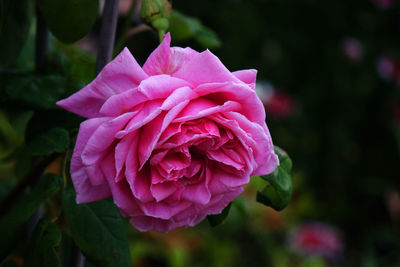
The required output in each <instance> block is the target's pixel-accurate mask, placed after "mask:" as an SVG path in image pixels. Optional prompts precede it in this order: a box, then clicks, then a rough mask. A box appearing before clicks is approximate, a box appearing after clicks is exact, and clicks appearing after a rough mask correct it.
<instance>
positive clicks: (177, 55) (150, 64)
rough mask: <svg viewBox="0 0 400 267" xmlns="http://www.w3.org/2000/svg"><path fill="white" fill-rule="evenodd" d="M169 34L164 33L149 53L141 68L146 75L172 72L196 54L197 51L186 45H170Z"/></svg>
mask: <svg viewBox="0 0 400 267" xmlns="http://www.w3.org/2000/svg"><path fill="white" fill-rule="evenodd" d="M170 44H171V35H170V34H169V33H167V34H165V35H164V39H163V41H162V43H161V44H160V45H159V46H158V47H157V49H156V50H154V51H153V53H151V55H150V56H149V58H148V59H147V60H146V62H145V63H144V65H143V70H144V71H145V72H146V73H147V74H148V75H158V74H163V73H164V74H171V75H172V74H173V73H175V72H177V71H178V70H179V69H180V68H182V67H183V66H184V65H185V64H186V62H188V61H189V60H190V59H191V58H192V57H194V56H195V55H197V54H198V52H197V51H195V50H193V49H191V48H189V47H187V48H181V47H172V48H171V47H170Z"/></svg>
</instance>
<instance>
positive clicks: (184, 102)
mask: <svg viewBox="0 0 400 267" xmlns="http://www.w3.org/2000/svg"><path fill="white" fill-rule="evenodd" d="M256 73H257V72H256V71H255V70H243V71H237V72H233V73H231V72H230V71H228V70H227V69H226V67H225V66H224V65H223V64H222V63H221V62H220V60H219V59H218V58H217V57H216V56H214V55H213V54H212V53H211V52H210V51H208V50H206V51H204V52H202V53H198V52H197V51H194V50H192V49H191V48H180V47H172V48H171V47H170V35H169V34H167V35H165V36H164V40H163V42H162V43H161V44H160V46H159V47H158V48H157V49H156V50H155V51H154V52H153V53H152V54H151V55H150V57H149V58H148V59H147V61H146V62H145V64H144V65H143V67H140V66H139V65H138V63H137V62H136V60H135V59H134V58H133V56H132V55H131V54H130V52H129V50H128V49H124V50H123V51H122V52H121V54H120V55H119V56H117V57H116V58H115V59H114V60H113V61H112V62H111V63H109V64H108V65H107V66H106V67H105V68H104V69H103V70H102V72H101V73H100V74H99V75H98V77H97V78H96V79H95V80H94V81H92V82H91V83H90V84H89V85H87V86H86V87H85V88H83V89H82V90H80V91H79V92H77V93H75V94H74V95H72V96H70V97H69V98H67V99H64V100H61V101H59V102H58V103H57V104H58V105H59V106H61V107H63V108H65V109H67V110H69V111H71V112H74V113H76V114H78V115H81V116H83V117H86V118H88V119H87V120H86V121H84V122H83V123H82V124H81V126H80V130H79V134H78V138H77V141H76V146H75V149H74V154H73V156H72V159H71V176H72V180H73V183H74V186H75V189H76V192H77V202H78V203H85V202H91V201H96V200H99V199H102V198H106V197H108V196H110V195H112V196H113V199H114V202H115V204H116V205H117V206H118V207H119V209H120V211H121V213H122V214H123V215H124V216H128V217H130V218H131V219H130V222H131V223H132V224H133V225H134V226H135V227H136V228H137V229H139V230H141V231H147V230H157V231H162V232H166V231H169V230H171V229H174V228H177V227H181V226H193V225H195V224H197V223H199V222H200V221H202V220H203V219H204V218H205V217H206V216H207V215H209V214H218V213H220V212H221V211H222V210H223V209H224V208H225V207H226V206H227V205H228V204H229V203H230V202H231V201H232V200H233V199H235V198H236V197H237V196H238V195H239V194H241V192H242V191H243V185H245V184H247V183H248V182H249V178H250V176H257V175H264V174H269V173H271V172H272V171H273V170H274V169H275V168H276V166H277V165H278V158H277V156H276V155H275V154H274V148H273V145H272V140H271V137H270V134H269V131H268V128H267V126H266V124H265V112H264V108H263V104H262V102H261V101H260V100H259V98H258V97H257V95H256V91H255V80H256Z"/></svg>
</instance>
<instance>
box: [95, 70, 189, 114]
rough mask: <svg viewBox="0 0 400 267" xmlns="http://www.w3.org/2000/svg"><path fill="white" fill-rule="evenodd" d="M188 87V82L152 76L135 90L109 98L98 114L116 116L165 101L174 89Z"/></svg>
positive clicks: (163, 76)
mask: <svg viewBox="0 0 400 267" xmlns="http://www.w3.org/2000/svg"><path fill="white" fill-rule="evenodd" d="M189 85H190V84H189V83H188V82H186V81H184V80H182V79H179V78H174V77H171V76H169V75H157V76H152V77H149V78H148V79H146V80H144V81H142V82H141V83H140V85H139V86H138V87H137V88H135V89H132V90H128V91H126V92H123V93H121V94H118V95H114V96H111V97H110V98H109V99H108V100H107V101H106V102H105V103H104V105H103V106H102V107H101V110H100V112H101V113H102V114H104V115H106V116H118V115H120V114H122V113H124V112H126V111H130V110H131V109H133V108H134V107H135V106H137V105H139V104H141V103H143V102H145V101H148V100H154V99H161V98H162V99H165V98H167V97H168V96H169V95H170V94H171V93H173V92H174V91H175V90H176V89H178V88H180V87H185V86H189Z"/></svg>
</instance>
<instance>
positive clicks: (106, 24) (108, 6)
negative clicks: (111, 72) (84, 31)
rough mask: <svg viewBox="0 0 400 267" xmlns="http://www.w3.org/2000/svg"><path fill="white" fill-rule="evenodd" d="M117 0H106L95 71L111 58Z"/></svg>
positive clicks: (100, 68)
mask: <svg viewBox="0 0 400 267" xmlns="http://www.w3.org/2000/svg"><path fill="white" fill-rule="evenodd" d="M118 3H119V0H106V2H105V4H104V9H103V19H102V21H101V29H100V39H99V50H98V53H97V61H96V73H99V72H100V71H101V70H102V69H103V67H104V66H105V65H106V64H107V63H108V62H109V61H110V60H111V57H112V52H113V49H114V41H115V32H116V29H117V19H118Z"/></svg>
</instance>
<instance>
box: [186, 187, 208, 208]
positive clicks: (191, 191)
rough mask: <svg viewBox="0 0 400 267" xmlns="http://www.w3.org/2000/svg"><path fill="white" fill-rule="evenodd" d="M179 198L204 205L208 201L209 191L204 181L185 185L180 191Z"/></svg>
mask: <svg viewBox="0 0 400 267" xmlns="http://www.w3.org/2000/svg"><path fill="white" fill-rule="evenodd" d="M181 198H182V199H184V200H187V201H190V202H193V203H197V204H201V205H206V204H208V203H209V202H210V199H211V192H210V190H208V188H207V186H206V184H205V183H198V184H194V185H186V186H184V189H183V191H182V195H181Z"/></svg>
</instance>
